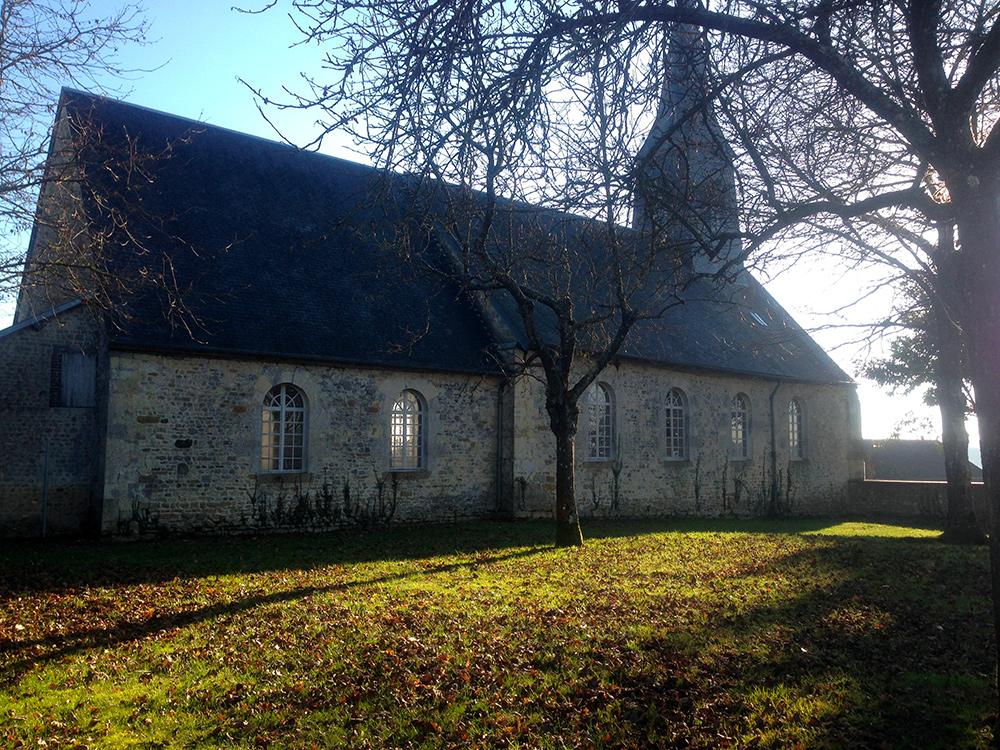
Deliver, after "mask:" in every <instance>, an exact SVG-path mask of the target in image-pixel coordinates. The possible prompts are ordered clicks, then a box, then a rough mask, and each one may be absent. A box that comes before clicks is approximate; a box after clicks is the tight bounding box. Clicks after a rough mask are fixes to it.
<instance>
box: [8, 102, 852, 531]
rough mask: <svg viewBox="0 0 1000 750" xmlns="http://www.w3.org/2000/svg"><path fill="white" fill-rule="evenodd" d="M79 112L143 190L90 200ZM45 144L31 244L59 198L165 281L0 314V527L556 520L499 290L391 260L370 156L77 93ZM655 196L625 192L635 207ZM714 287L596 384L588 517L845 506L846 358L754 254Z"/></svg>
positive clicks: (547, 469)
mask: <svg viewBox="0 0 1000 750" xmlns="http://www.w3.org/2000/svg"><path fill="white" fill-rule="evenodd" d="M670 95H671V94H670V92H668V97H667V98H669V96H670ZM672 95H673V96H675V98H676V97H679V96H683V94H682V93H681V94H676V93H675V94H672ZM675 103H676V102H675ZM663 121H664V118H663V117H658V118H657V128H660V131H657V130H655V129H654V133H653V134H651V136H650V139H651V140H650V141H648V142H647V146H649V143H651V142H652V140H653V137H654V135H655V134H656V132H662V128H663V124H664V122H663ZM83 122H86V124H87V126H86V129H87V132H90V133H93V132H100V133H101V135H102V138H104V139H108V140H112V141H116V142H119V143H120V142H128V143H141V144H143V145H144V146H145V147H146V148H147V149H148V150H150V151H151V152H155V153H157V154H158V155H160V158H158V159H157V160H156V163H155V165H153V166H152V167H150V169H149V170H148V172H149V174H152V173H153V172H155V176H154V177H152V178H150V179H145V177H146V175H147V170H144V169H142V168H141V167H140V168H136V169H134V170H130V171H128V173H127V174H124V175H123V174H118V175H115V179H116V180H125V181H127V182H128V183H129V184H130V185H131V184H133V183H137V184H138V183H141V184H142V187H141V191H138V192H136V193H135V194H134V195H133V199H132V200H129V201H120V202H117V203H116V200H117V198H113V199H109V200H96V199H95V198H94V197H93V196H94V195H95V194H96V193H93V192H88V190H87V181H88V180H91V179H94V180H100V179H104V178H103V177H91V176H90V175H91V174H92V173H91V172H88V171H87V170H86V169H84V168H83V166H82V165H83V163H84V162H85V161H86V160H87V159H89V158H91V156H89V155H88V154H87V153H85V152H84V151H83V150H80V149H79V147H78V146H77V145H75V144H76V143H77V140H75V139H74V134H79V133H80V132H82V131H83V127H82V126H81V123H83ZM649 148H653V149H655V148H656V145H655V143H654V144H653V145H652V146H649ZM52 153H53V156H52V157H50V158H51V159H53V160H54V159H57V158H59V159H64V160H65V161H66V163H69V164H71V165H73V166H74V168H76V167H80V169H79V173H80V174H81V175H83V176H82V177H81V178H80V184H77V185H76V186H75V187H74V188H73V196H74V197H71V198H70V199H67V198H66V197H65V196H59V195H57V194H56V193H55V191H48V190H47V191H43V194H42V196H41V197H40V200H39V210H38V214H39V217H40V219H39V221H38V222H37V224H36V227H35V230H34V232H33V234H32V239H31V246H30V248H29V251H28V263H29V264H31V263H33V262H36V263H37V262H39V261H40V260H42V259H44V258H46V254H47V253H49V254H51V253H52V252H54V251H53V250H52V248H53V247H54V246H55V245H56V243H55V241H54V239H53V230H52V229H51V228H50V227H49V225H48V223H47V222H45V221H44V220H43V219H44V217H45V216H48V215H52V212H54V211H56V210H65V203H66V201H67V200H70V201H71V202H72V201H74V200H75V203H74V209H73V211H74V212H76V213H79V214H80V219H79V220H80V222H81V227H85V229H82V230H81V231H80V232H78V233H77V234H76V235H74V236H75V237H77V240H76V242H77V243H79V244H78V245H74V247H77V246H87V243H91V246H92V245H93V243H95V242H99V241H100V242H110V240H109V239H108V238H111V237H115V238H117V239H115V242H118V243H120V246H118V247H116V251H117V257H121V256H122V255H123V253H124V254H125V255H126V256H128V257H138V256H139V255H145V260H144V261H143V262H144V263H148V262H149V260H150V258H151V257H152V258H161V259H163V265H165V266H166V267H167V268H168V274H169V277H170V278H171V279H172V281H173V282H174V287H173V288H174V289H176V290H182V291H183V294H182V295H180V296H179V297H176V298H175V297H169V298H168V297H165V296H164V295H163V294H162V293H161V291H162V290H157V289H154V288H152V287H149V288H147V287H139V288H137V289H136V290H134V291H133V293H131V294H130V295H129V297H128V298H127V302H126V303H125V307H126V308H127V314H126V315H123V316H109V315H107V314H105V311H104V308H103V307H102V305H100V304H98V301H96V300H95V299H94V298H90V299H88V298H85V297H83V296H82V295H73V294H71V293H69V292H67V291H66V290H65V289H64V288H60V287H58V285H39V284H34V283H33V284H28V283H27V282H26V283H25V285H24V286H23V287H22V290H21V293H20V296H19V299H18V305H17V310H16V313H15V320H14V324H13V325H12V326H11V327H9V328H7V329H6V330H3V331H0V362H2V363H3V366H2V368H0V373H2V374H0V380H2V386H3V387H2V388H0V417H2V418H0V446H2V450H3V455H4V462H3V464H2V469H0V536H30V535H38V534H41V533H50V534H58V533H81V532H91V533H100V534H106V535H122V536H127V535H134V534H141V533H173V532H180V533H184V532H206V533H238V532H246V531H254V530H260V529H295V528H303V529H316V528H331V527H337V526H344V525H352V524H363V525H373V524H384V523H390V522H392V523H396V522H399V523H412V522H443V521H453V520H463V519H477V518H494V517H506V518H533V517H534V518H537V517H546V518H550V517H551V516H552V512H553V496H554V486H555V478H554V477H555V446H554V441H553V436H552V432H551V430H550V427H549V420H548V417H547V415H546V409H545V393H544V389H543V387H542V385H541V383H540V382H539V379H538V378H537V377H533V376H532V375H531V373H525V372H521V373H519V374H517V375H516V376H512V375H511V373H510V372H509V371H507V370H505V368H504V367H503V366H502V362H503V353H504V352H510V351H519V352H522V353H524V352H526V351H527V350H529V349H530V342H527V341H526V340H525V338H524V335H523V331H520V330H519V328H518V325H517V321H516V320H515V319H513V318H512V316H511V314H510V304H509V300H504V299H503V297H502V295H491V296H489V297H483V296H482V295H479V296H476V295H472V294H469V293H465V292H463V291H461V290H457V289H454V288H451V287H450V286H449V284H448V281H447V279H443V278H438V277H433V276H431V275H421V274H418V273H414V272H412V270H410V269H407V268H404V267H403V266H402V265H399V266H398V267H396V266H394V265H393V263H394V258H398V255H393V254H391V253H389V252H388V251H387V250H386V246H385V242H384V238H385V237H386V236H388V235H392V233H393V231H394V227H396V226H397V225H398V224H399V223H400V222H405V220H406V219H405V217H404V216H402V215H401V214H400V213H399V212H398V211H396V210H395V208H394V207H392V206H386V205H379V204H378V201H374V200H373V199H372V196H373V195H374V194H375V186H376V185H377V184H379V183H381V182H383V181H384V179H385V174H383V173H381V172H379V171H378V170H375V169H373V168H370V167H367V166H362V165H359V164H355V163H352V162H348V161H344V160H341V159H337V158H333V157H330V156H325V155H321V154H316V153H307V152H302V151H300V150H297V149H295V148H292V147H289V146H287V145H284V144H280V143H277V142H272V141H268V140H264V139H260V138H257V137H252V136H249V135H244V134H241V133H237V132H234V131H231V130H227V129H224V128H220V127H215V126H212V125H207V124H204V123H199V122H195V121H192V120H187V119H185V118H181V117H176V116H173V115H170V114H166V113H162V112H156V111H152V110H149V109H146V108H143V107H139V106H135V105H130V104H127V103H123V102H119V101H114V100H111V99H107V98H104V97H99V96H93V95H89V94H85V93H82V92H76V91H70V90H65V91H64V92H63V94H62V97H61V100H60V104H59V107H58V113H57V119H56V127H55V135H54V137H53V152H52ZM60 154H68V156H58V155H60ZM719 158H723V159H725V155H722V156H721V157H719ZM654 162H655V160H654ZM726 169H730V170H731V166H728V167H726ZM106 171H107V170H106ZM110 171H113V170H110ZM720 173H722V174H725V169H723V170H721V172H720ZM654 177H655V175H654ZM727 179H729V180H731V177H729V178H727ZM137 190H138V188H137ZM135 196H138V197H135ZM643 211H645V212H646V213H645V214H644V213H643ZM651 211H652V209H649V208H643V207H641V206H639V202H638V201H637V215H636V219H635V221H636V222H641V221H643V216H644V215H646V216H651V215H652V213H651ZM734 215H735V214H734ZM150 217H156V219H155V220H153V219H151V218H150ZM109 224H114V225H115V226H116V227H117V228H118V229H119V230H120V229H121V227H123V226H124V227H127V228H128V229H129V233H130V234H131V236H130V237H128V238H127V239H125V240H121V239H120V236H121V232H120V231H119V232H118V233H117V234H114V233H110V232H109V233H107V234H103V233H102V232H101V231H100V227H101V226H102V225H109ZM137 227H142V230H141V232H140V231H139V230H138V229H136V228H137ZM95 228H97V229H95ZM140 234H141V236H139V235H140ZM81 236H82V237H84V239H83V240H79V237H81ZM129 253H131V256H129ZM150 253H152V255H150ZM67 265H70V264H67ZM91 273H93V270H91ZM26 279H27V275H26ZM733 284H735V287H731V288H727V289H720V288H719V287H718V286H717V285H712V284H703V285H702V286H701V287H699V288H698V290H697V294H695V293H690V294H689V298H688V299H686V300H684V304H681V305H678V306H677V307H675V308H673V309H672V310H671V311H670V314H669V316H668V317H667V319H666V320H665V321H664V322H663V324H661V325H640V326H637V328H636V330H635V331H634V333H633V335H632V336H631V337H630V338H629V339H628V341H627V342H626V344H625V345H624V346H623V347H622V348H621V350H620V351H619V352H618V354H617V356H615V357H614V358H613V360H612V362H611V364H609V365H608V366H607V367H606V368H605V369H604V370H603V371H602V372H601V374H600V375H599V377H598V378H597V380H596V381H595V382H594V384H593V385H592V386H590V389H589V390H588V392H587V393H586V395H585V397H584V399H583V402H582V404H581V414H580V422H579V431H578V434H577V450H576V473H575V476H576V497H577V505H578V510H579V514H580V516H581V517H582V518H584V519H586V518H588V517H599V518H603V517H650V516H667V515H692V516H693V515H704V516H717V515H723V514H734V515H753V514H761V513H765V512H767V511H768V510H772V511H773V510H775V509H780V510H781V511H782V512H786V513H793V514H803V515H821V514H835V513H837V512H840V511H843V510H844V509H845V508H846V506H847V502H848V485H849V482H850V481H851V480H853V479H860V478H862V476H863V459H862V457H861V452H860V437H861V424H860V412H859V406H858V401H857V397H856V394H855V387H854V384H853V382H852V380H851V378H850V377H849V376H848V375H847V374H845V373H844V372H843V371H842V370H841V369H840V368H839V367H838V366H837V365H836V364H835V363H834V362H833V361H832V359H830V357H829V356H828V355H827V354H826V353H825V352H824V351H823V350H822V349H821V348H820V347H819V346H818V345H817V344H816V343H815V342H814V341H813V340H812V339H811V338H810V337H809V335H808V334H807V333H806V332H805V331H804V330H802V328H801V327H799V326H798V325H797V324H796V323H795V321H794V320H793V319H792V318H791V317H790V316H789V315H788V313H787V312H786V311H784V310H783V309H782V308H781V306H780V305H779V304H778V303H777V302H776V301H775V300H774V299H773V298H772V297H771V296H770V295H769V294H768V293H767V292H766V290H764V288H763V287H762V286H761V285H760V284H759V283H758V282H757V281H756V280H755V279H754V278H753V277H752V276H751V275H750V274H749V273H747V272H745V271H743V272H741V273H740V274H739V275H738V278H737V279H736V280H735V281H734V282H733ZM734 289H735V291H734ZM734 299H735V300H737V301H738V304H734V302H733V300H734ZM178 305H182V306H183V310H181V311H180V312H181V313H183V314H182V315H174V314H173V313H176V312H177V310H175V309H173V308H175V307H177V306H178ZM178 321H181V322H178ZM184 321H187V322H184Z"/></svg>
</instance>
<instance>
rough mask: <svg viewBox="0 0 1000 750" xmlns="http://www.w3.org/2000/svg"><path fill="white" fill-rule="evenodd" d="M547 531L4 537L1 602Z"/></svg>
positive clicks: (468, 528) (796, 524)
mask: <svg viewBox="0 0 1000 750" xmlns="http://www.w3.org/2000/svg"><path fill="white" fill-rule="evenodd" d="M841 522H842V521H841V519H830V518H793V519H761V518H726V519H719V518H669V519H643V520H603V519H586V520H584V522H583V530H584V536H585V537H586V538H587V539H614V538H622V537H630V536H641V535H648V534H660V533H722V534H726V533H733V534H744V533H750V534H808V533H813V532H823V531H824V530H825V529H831V528H832V527H836V526H837V525H838V524H840V523H841ZM879 523H888V522H879ZM827 536H828V537H829V536H833V535H827ZM552 538H553V527H552V524H551V523H549V522H546V521H477V522H468V523H456V524H437V525H427V526H394V527H389V528H384V529H377V530H359V529H342V530H337V531H330V532H323V533H288V534H261V535H253V536H238V537H215V538H205V537H201V538H189V539H160V540H143V541H137V542H124V543H123V542H117V541H107V540H100V541H65V540H49V541H38V540H35V541H31V542H27V541H25V542H10V543H7V544H5V545H4V548H3V550H2V551H0V602H3V601H4V600H6V599H9V598H10V597H12V596H17V595H20V594H24V593H45V592H47V593H58V592H59V591H63V590H66V589H70V588H76V587H79V586H103V585H123V584H141V583H160V582H163V581H169V580H173V579H175V578H182V579H183V578H196V577H202V576H212V575H244V574H251V573H265V572H271V571H282V570H312V569H316V568H321V567H326V566H330V565H351V564H357V563H375V562H392V561H403V560H413V559H421V558H433V557H438V556H445V555H462V554H473V555H474V554H483V553H487V552H496V551H499V550H504V549H512V548H523V547H532V548H547V547H551V545H552ZM925 540H926V539H925ZM925 540H924V541H925Z"/></svg>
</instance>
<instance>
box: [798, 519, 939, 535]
mask: <svg viewBox="0 0 1000 750" xmlns="http://www.w3.org/2000/svg"><path fill="white" fill-rule="evenodd" d="M803 533H806V534H815V535H817V536H858V537H865V536H870V537H884V538H896V539H904V538H914V539H930V538H935V537H938V536H941V529H939V528H928V527H924V526H912V525H910V524H906V523H899V524H892V523H866V522H862V521H845V522H842V523H833V524H831V525H830V526H826V527H824V528H822V529H814V530H810V531H806V532H803Z"/></svg>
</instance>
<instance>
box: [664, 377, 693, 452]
mask: <svg viewBox="0 0 1000 750" xmlns="http://www.w3.org/2000/svg"><path fill="white" fill-rule="evenodd" d="M666 415H667V458H673V459H684V458H687V457H688V410H687V397H686V396H685V395H684V391H682V390H681V389H680V388H671V389H670V390H669V391H667V405H666Z"/></svg>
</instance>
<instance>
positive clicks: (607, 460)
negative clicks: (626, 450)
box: [582, 458, 615, 466]
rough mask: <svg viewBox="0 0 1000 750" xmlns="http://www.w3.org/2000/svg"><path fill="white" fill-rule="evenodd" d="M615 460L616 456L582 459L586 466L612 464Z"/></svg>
mask: <svg viewBox="0 0 1000 750" xmlns="http://www.w3.org/2000/svg"><path fill="white" fill-rule="evenodd" d="M614 462H615V459H614V458H585V459H583V461H582V463H583V465H584V466H610V465H611V464H613V463H614Z"/></svg>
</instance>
